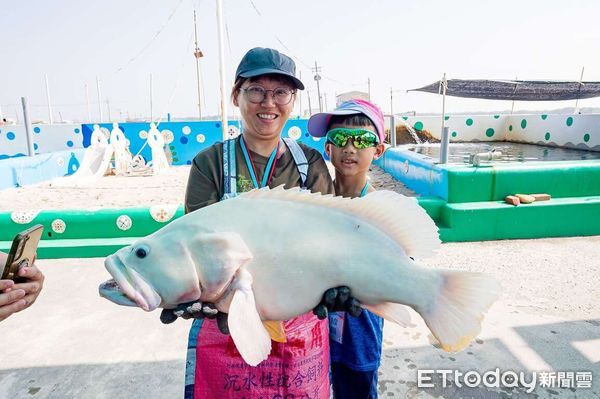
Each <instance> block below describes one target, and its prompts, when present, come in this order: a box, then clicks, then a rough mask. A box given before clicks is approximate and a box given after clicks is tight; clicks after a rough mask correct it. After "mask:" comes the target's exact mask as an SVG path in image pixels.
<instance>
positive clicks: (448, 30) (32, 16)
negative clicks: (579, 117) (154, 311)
mask: <svg viewBox="0 0 600 399" xmlns="http://www.w3.org/2000/svg"><path fill="white" fill-rule="evenodd" d="M222 4H223V18H224V23H225V37H224V59H225V70H226V75H225V76H226V84H227V89H226V92H227V93H229V91H230V88H231V85H232V84H233V79H234V74H235V69H236V67H237V64H238V63H239V61H240V59H241V58H242V56H243V55H244V53H245V52H246V51H247V50H249V49H250V48H252V47H258V46H260V47H272V48H276V49H278V50H279V51H282V52H283V53H285V54H288V55H290V56H292V57H293V58H294V60H295V61H296V64H297V66H298V72H299V73H301V77H302V80H303V81H304V83H305V85H306V86H307V90H306V91H305V92H303V93H302V95H301V102H302V108H303V109H304V110H307V109H308V98H307V92H308V94H309V95H310V97H311V102H312V106H313V108H316V107H317V104H318V102H317V101H318V100H317V86H316V82H315V80H314V79H313V73H312V70H311V68H312V67H314V64H315V62H317V63H318V65H319V67H320V68H321V75H322V77H323V78H322V79H321V81H320V91H321V93H322V95H323V105H324V106H325V105H327V108H332V107H333V106H334V105H335V96H336V95H337V94H339V93H342V92H345V91H350V90H359V91H364V92H367V91H368V89H369V85H368V83H367V82H368V81H370V92H371V99H372V100H373V101H374V102H375V103H376V104H378V105H379V106H380V107H381V108H382V109H383V111H384V112H385V113H389V112H390V111H391V104H390V90H392V97H393V111H394V112H396V113H400V112H412V111H414V112H417V113H439V112H441V107H442V99H441V97H440V96H438V95H435V94H428V93H419V92H408V93H407V92H406V90H407V89H412V88H417V87H421V86H424V85H426V84H429V83H432V82H435V81H437V80H438V79H440V78H441V77H442V75H443V74H444V73H445V74H446V76H447V78H449V79H450V78H462V79H465V78H467V79H468V78H478V79H514V78H519V79H526V80H544V79H550V80H573V81H577V80H579V79H580V75H581V71H582V68H584V76H583V80H584V81H600V51H598V48H599V45H600V23H598V15H600V2H598V1H597V0H589V1H583V0H571V1H556V0H546V1H538V0H530V1H523V0H518V1H516V0H503V1H484V0H481V1H475V0H473V1H468V0H452V1H433V0H420V1H416V0H415V1H408V0H386V1H383V0H380V1H378V0H372V1H358V0H307V1H285V0H278V1H277V0H223V2H222ZM194 9H195V10H196V13H197V27H198V42H199V48H200V49H201V50H202V52H203V53H204V57H203V58H201V59H200V68H201V75H202V85H201V89H202V92H203V94H202V101H201V102H202V114H203V116H208V115H218V113H219V107H220V105H219V104H220V103H219V101H220V100H219V98H220V89H219V45H218V33H217V24H216V19H217V18H216V1H215V0H103V1H80V0H52V1H48V0H0V10H2V11H0V37H1V38H2V50H1V51H2V53H1V54H2V56H1V57H0V109H1V112H2V114H3V116H4V117H7V118H9V119H12V120H16V119H19V120H21V121H22V108H21V97H26V98H27V101H28V104H29V112H30V115H31V119H32V120H34V121H37V120H44V121H48V120H49V110H48V101H47V96H46V85H45V76H46V75H47V78H48V85H49V92H50V103H51V105H52V115H53V119H54V121H55V122H56V121H60V120H63V121H67V120H68V121H87V120H88V109H89V118H90V119H91V120H92V121H96V120H98V118H99V114H100V111H99V102H98V91H97V83H96V82H97V78H98V79H99V80H100V92H101V101H100V103H101V106H102V112H103V117H104V121H108V111H109V110H110V117H111V119H112V120H113V121H118V120H120V121H123V120H125V119H126V118H128V117H129V118H140V117H145V118H149V117H150V114H151V109H152V117H153V119H154V120H157V119H159V118H166V115H167V113H170V114H171V116H172V117H173V118H181V117H194V116H197V115H198V107H197V104H198V96H197V81H196V62H195V58H194V56H193V50H194V43H193V37H194V23H193V10H194ZM151 80H152V95H151V90H150V87H151V84H150V81H151ZM86 85H87V93H88V94H87V96H86ZM227 98H229V96H227ZM88 99H89V104H90V106H89V108H88V106H87V104H88ZM151 104H152V106H151ZM574 105H575V101H563V102H534V103H531V102H517V103H516V104H515V111H519V110H547V109H556V108H563V107H573V106H574ZM299 106H300V101H297V103H296V110H295V112H296V113H297V112H299V108H300V107H299ZM511 106H512V104H511V103H510V102H508V101H489V100H477V99H462V98H456V97H448V98H447V100H446V110H447V111H448V112H450V113H458V112H475V111H477V112H481V111H489V112H497V111H498V112H499V111H507V110H510V108H511ZM579 106H580V107H600V99H587V100H580V101H579ZM228 108H229V113H230V114H233V112H234V108H233V106H232V104H231V103H230V102H229V101H228Z"/></svg>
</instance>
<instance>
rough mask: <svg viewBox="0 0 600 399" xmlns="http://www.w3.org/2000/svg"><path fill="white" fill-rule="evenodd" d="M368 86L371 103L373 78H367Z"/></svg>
mask: <svg viewBox="0 0 600 399" xmlns="http://www.w3.org/2000/svg"><path fill="white" fill-rule="evenodd" d="M367 86H368V92H367V93H368V97H369V101H371V78H367Z"/></svg>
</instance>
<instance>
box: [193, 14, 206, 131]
mask: <svg viewBox="0 0 600 399" xmlns="http://www.w3.org/2000/svg"><path fill="white" fill-rule="evenodd" d="M194 37H195V40H196V49H195V50H194V57H196V82H197V83H198V119H200V120H201V119H202V101H201V99H200V98H201V93H200V58H202V57H204V54H202V51H200V49H199V48H198V29H197V28H196V10H194Z"/></svg>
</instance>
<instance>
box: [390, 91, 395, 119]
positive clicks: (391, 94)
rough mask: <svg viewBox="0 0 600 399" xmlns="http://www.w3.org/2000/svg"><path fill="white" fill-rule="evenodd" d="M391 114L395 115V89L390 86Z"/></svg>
mask: <svg viewBox="0 0 600 399" xmlns="http://www.w3.org/2000/svg"><path fill="white" fill-rule="evenodd" d="M390 115H394V90H392V88H391V87H390Z"/></svg>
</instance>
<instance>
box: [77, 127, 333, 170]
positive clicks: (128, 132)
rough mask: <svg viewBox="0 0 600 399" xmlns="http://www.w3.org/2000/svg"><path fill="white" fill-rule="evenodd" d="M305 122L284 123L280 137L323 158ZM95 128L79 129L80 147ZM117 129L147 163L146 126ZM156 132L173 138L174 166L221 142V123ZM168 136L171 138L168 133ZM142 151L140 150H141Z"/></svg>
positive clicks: (86, 143)
mask: <svg viewBox="0 0 600 399" xmlns="http://www.w3.org/2000/svg"><path fill="white" fill-rule="evenodd" d="M228 124H229V126H233V127H234V129H236V130H238V131H239V122H238V121H229V122H228ZM307 124H308V121H307V120H306V119H292V120H288V122H287V123H286V125H285V127H284V129H283V132H282V137H292V138H296V139H297V140H298V141H299V142H301V143H303V144H306V145H308V146H310V147H313V148H315V149H317V150H318V151H319V152H320V153H321V154H323V156H325V148H324V143H325V140H324V139H315V138H313V137H312V136H310V135H309V134H308V130H307ZM100 127H101V128H103V129H106V131H107V132H110V131H111V130H112V128H113V127H112V124H111V123H102V124H100ZM93 128H94V124H84V125H82V133H83V146H84V147H88V146H89V145H90V138H91V135H92V131H93ZM119 128H120V129H121V130H122V131H123V133H124V134H125V137H126V138H127V139H128V140H129V142H130V143H129V151H130V152H131V153H132V154H133V155H136V154H138V152H140V150H141V152H140V155H142V156H143V157H144V159H145V160H146V161H149V160H150V159H151V150H150V146H148V145H146V146H145V147H144V143H145V142H146V139H145V135H144V132H145V133H147V132H148V130H149V129H150V124H149V123H120V124H119ZM157 128H158V130H159V131H160V132H161V133H163V136H164V135H165V131H167V136H171V135H172V137H173V140H172V141H171V142H170V143H168V144H167V145H168V146H169V149H170V151H171V154H172V156H173V165H190V164H191V163H192V160H193V159H194V157H195V156H196V154H198V153H199V152H200V151H202V150H203V149H205V148H207V147H209V146H211V145H213V144H214V143H216V142H218V141H221V140H222V132H221V122H219V121H198V122H162V123H161V124H160V125H159V126H158V127H157ZM168 132H170V134H169V133H168ZM142 147H143V148H142Z"/></svg>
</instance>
